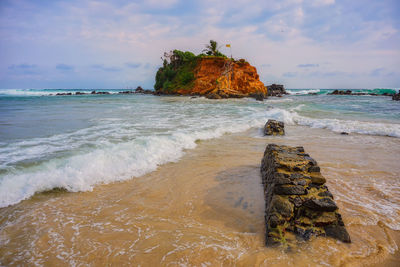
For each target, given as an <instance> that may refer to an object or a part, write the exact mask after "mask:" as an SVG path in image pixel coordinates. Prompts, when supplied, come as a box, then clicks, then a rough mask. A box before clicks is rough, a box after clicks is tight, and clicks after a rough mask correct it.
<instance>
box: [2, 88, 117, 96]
mask: <svg viewBox="0 0 400 267" xmlns="http://www.w3.org/2000/svg"><path fill="white" fill-rule="evenodd" d="M91 91H93V90H89V91H88V90H86V89H81V90H79V89H77V90H59V89H58V90H51V89H42V90H40V89H1V90H0V95H7V96H49V95H56V94H58V93H60V94H66V93H72V94H75V93H76V92H85V93H87V94H89V95H90V92H91ZM97 91H98V92H108V93H110V94H118V92H119V91H116V90H97ZM120 91H123V90H122V89H121V90H120Z"/></svg>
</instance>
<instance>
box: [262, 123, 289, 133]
mask: <svg viewBox="0 0 400 267" xmlns="http://www.w3.org/2000/svg"><path fill="white" fill-rule="evenodd" d="M284 134H285V124H284V123H283V122H282V121H276V120H268V121H267V123H266V124H265V126H264V135H284Z"/></svg>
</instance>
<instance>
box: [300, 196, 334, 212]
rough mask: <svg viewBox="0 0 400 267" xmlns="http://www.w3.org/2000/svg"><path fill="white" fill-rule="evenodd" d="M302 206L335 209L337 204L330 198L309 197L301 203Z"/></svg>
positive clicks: (317, 209) (323, 209)
mask: <svg viewBox="0 0 400 267" xmlns="http://www.w3.org/2000/svg"><path fill="white" fill-rule="evenodd" d="M303 206H305V207H307V208H309V209H311V210H316V211H335V210H337V208H338V207H337V206H336V204H335V202H333V200H332V199H331V198H328V197H325V198H321V199H309V200H307V201H305V202H304V203H303Z"/></svg>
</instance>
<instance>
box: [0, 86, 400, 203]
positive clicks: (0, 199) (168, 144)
mask: <svg viewBox="0 0 400 267" xmlns="http://www.w3.org/2000/svg"><path fill="white" fill-rule="evenodd" d="M77 91H79V92H86V93H90V91H91V90H85V89H82V90H64V89H52V90H50V89H46V90H33V89H31V90H22V89H20V90H16V89H13V90H0V207H6V206H8V205H12V204H16V203H18V202H20V201H21V200H24V199H27V198H29V197H31V196H32V195H34V194H35V193H38V192H42V191H47V190H51V189H54V188H63V189H66V190H68V191H71V192H77V191H90V190H92V189H93V187H94V186H95V185H97V184H104V183H110V182H115V181H122V180H126V179H132V178H133V177H140V176H142V175H144V174H146V173H149V172H152V171H154V170H156V169H157V167H158V166H159V165H162V164H164V163H167V162H176V161H179V159H180V158H181V157H182V156H183V155H184V153H185V151H186V150H187V149H193V148H195V147H196V142H197V141H199V140H206V139H211V138H218V137H221V136H222V135H223V134H225V133H237V132H243V131H246V130H248V129H250V128H259V129H261V128H262V126H263V125H264V124H265V122H266V121H267V120H268V119H278V120H283V121H284V122H285V123H286V124H287V125H303V126H308V127H312V128H326V129H329V130H331V131H334V132H347V133H358V134H361V135H382V136H389V137H393V138H400V103H399V102H397V101H392V100H391V97H388V96H342V95H327V93H328V92H330V91H332V90H322V89H318V90H315V89H314V90H311V89H310V90H288V91H289V93H290V95H287V96H284V97H282V98H275V97H271V98H269V99H268V100H265V101H264V102H260V101H255V100H254V99H250V98H244V99H226V100H208V99H205V98H202V97H199V98H191V97H177V96H169V97H159V96H153V95H139V94H129V95H122V94H118V92H119V91H122V90H103V91H107V92H110V94H109V95H92V94H87V95H71V96H57V95H55V94H56V93H68V92H72V93H74V92H77ZM359 91H362V90H359ZM367 92H369V93H371V92H377V93H380V94H382V93H384V92H390V93H393V92H394V90H390V89H386V90H382V89H379V90H377V91H371V90H368V91H367ZM308 93H317V95H311V94H308ZM259 134H260V136H262V133H261V130H260V131H259Z"/></svg>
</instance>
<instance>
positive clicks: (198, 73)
mask: <svg viewBox="0 0 400 267" xmlns="http://www.w3.org/2000/svg"><path fill="white" fill-rule="evenodd" d="M218 53H219V52H218ZM218 53H217V54H218ZM154 88H155V90H156V92H155V94H156V95H200V96H205V97H207V98H209V99H220V98H242V97H254V98H256V99H258V100H261V98H262V99H264V98H265V97H266V96H267V89H266V87H265V86H264V84H263V83H262V82H261V81H260V79H259V75H258V74H257V69H256V68H255V67H253V66H251V65H250V64H249V63H248V62H247V61H246V60H244V59H240V60H235V59H231V58H228V57H226V56H224V55H222V54H221V53H219V54H218V56H213V55H211V56H210V55H204V54H200V55H197V56H196V55H194V54H193V53H191V52H182V51H179V50H174V51H172V52H171V53H169V54H168V53H166V54H165V59H164V64H163V66H162V67H161V68H159V70H158V71H157V74H156V84H155V85H154Z"/></svg>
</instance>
